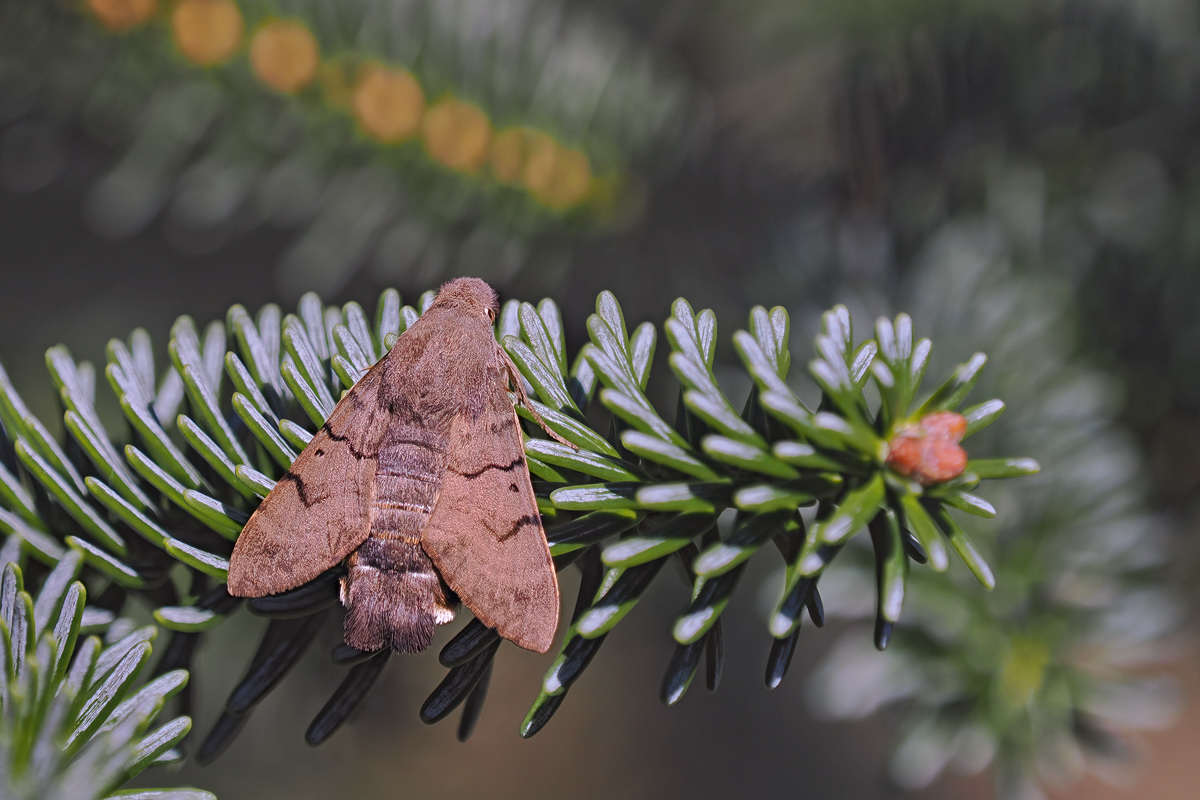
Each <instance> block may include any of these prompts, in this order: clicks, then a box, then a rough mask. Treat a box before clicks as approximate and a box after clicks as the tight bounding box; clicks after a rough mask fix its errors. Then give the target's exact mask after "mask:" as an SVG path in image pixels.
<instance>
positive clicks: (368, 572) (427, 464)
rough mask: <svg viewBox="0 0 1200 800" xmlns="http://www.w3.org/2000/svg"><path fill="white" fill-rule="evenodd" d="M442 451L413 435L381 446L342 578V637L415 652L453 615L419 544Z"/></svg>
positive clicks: (368, 646) (453, 602)
mask: <svg viewBox="0 0 1200 800" xmlns="http://www.w3.org/2000/svg"><path fill="white" fill-rule="evenodd" d="M443 464H444V456H443V455H442V454H441V453H440V452H439V451H437V450H435V449H433V448H432V447H429V446H426V445H424V444H421V443H420V442H419V441H404V442H399V443H394V444H390V445H388V446H385V447H384V448H383V449H382V450H381V451H380V453H379V463H378V467H377V468H376V472H375V494H374V497H373V499H372V501H371V515H370V516H371V532H370V536H369V537H368V539H367V541H365V542H363V544H362V545H361V546H359V548H358V549H357V550H355V551H354V552H353V553H352V554H351V555H350V557H349V558H348V559H347V561H346V564H347V566H348V567H349V569H348V571H347V573H346V577H345V578H344V579H343V585H342V602H343V604H344V605H345V606H346V608H347V613H346V622H345V633H346V644H348V645H350V646H351V647H357V648H358V649H360V650H379V649H382V648H384V647H391V648H392V649H394V650H397V651H398V652H401V653H415V652H419V651H421V650H424V649H425V648H427V647H429V643H430V642H431V641H432V640H433V630H434V627H435V626H437V625H443V624H445V623H447V622H450V621H451V620H453V619H454V613H455V610H456V608H457V606H458V599H457V598H456V597H454V594H453V593H452V592H451V591H450V590H449V589H448V588H447V587H446V584H445V583H444V582H443V581H442V579H441V577H440V576H439V575H438V573H437V570H436V569H435V568H434V566H433V562H432V561H431V560H430V559H429V556H427V555H426V554H425V551H424V550H423V549H422V548H421V530H422V529H423V528H424V527H425V524H426V522H428V520H429V515H430V513H431V512H432V511H433V504H434V502H435V501H436V500H437V493H438V487H439V485H440V483H441V478H442V473H443V471H444V467H443V466H442V465H443Z"/></svg>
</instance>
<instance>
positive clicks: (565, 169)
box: [522, 132, 592, 210]
mask: <svg viewBox="0 0 1200 800" xmlns="http://www.w3.org/2000/svg"><path fill="white" fill-rule="evenodd" d="M527 145H528V155H527V157H526V161H525V170H524V174H523V176H522V177H523V183H524V184H525V188H527V189H528V190H529V191H530V192H532V193H533V196H534V197H535V198H537V200H538V202H540V203H542V204H543V205H546V206H549V207H550V208H553V209H557V210H563V209H567V208H570V207H571V206H574V205H576V204H578V203H580V202H581V201H582V200H583V199H584V198H585V197H587V195H588V191H589V190H590V189H591V186H592V165H591V162H590V161H589V160H588V157H587V156H586V155H585V154H584V153H582V152H580V151H579V150H570V149H567V148H565V147H563V146H562V145H560V144H559V143H558V142H556V141H554V139H552V138H551V137H549V136H547V135H546V134H544V133H536V132H534V133H533V135H532V136H529V137H528V138H527Z"/></svg>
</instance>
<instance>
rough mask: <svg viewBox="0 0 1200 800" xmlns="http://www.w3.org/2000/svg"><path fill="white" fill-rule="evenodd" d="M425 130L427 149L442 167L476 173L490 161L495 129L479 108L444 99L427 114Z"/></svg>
mask: <svg viewBox="0 0 1200 800" xmlns="http://www.w3.org/2000/svg"><path fill="white" fill-rule="evenodd" d="M421 128H422V136H423V138H424V140H425V149H426V150H427V151H428V152H429V155H430V157H431V158H432V159H433V160H434V161H437V162H438V163H439V164H442V165H443V166H445V167H449V168H450V169H453V170H457V171H459V172H467V173H473V172H476V171H478V170H479V168H480V167H482V166H483V165H484V163H485V162H486V161H487V158H488V147H489V145H490V144H491V140H492V126H491V123H490V122H488V118H487V114H485V113H483V111H482V110H480V108H479V107H478V106H475V105H472V104H471V103H464V102H462V101H461V100H454V99H452V98H451V99H447V100H442V101H440V102H439V103H437V104H435V105H434V106H432V107H431V108H430V109H429V111H428V113H426V114H425V121H424V123H423V124H422V126H421Z"/></svg>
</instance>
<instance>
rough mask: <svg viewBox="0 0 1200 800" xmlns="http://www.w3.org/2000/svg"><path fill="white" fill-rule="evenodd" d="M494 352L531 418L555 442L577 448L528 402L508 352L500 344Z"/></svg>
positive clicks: (517, 371)
mask: <svg viewBox="0 0 1200 800" xmlns="http://www.w3.org/2000/svg"><path fill="white" fill-rule="evenodd" d="M496 352H497V353H499V354H500V360H501V362H503V363H504V369H505V370H507V371H508V380H509V383H511V384H512V385H513V387H514V390H515V391H516V393H517V402H518V403H520V404H521V405H523V406H525V408H527V409H528V410H529V413H530V414H533V418H534V419H535V420H536V421H537V424H538V425H541V426H542V430H544V431H545V432H546V434H547V435H548V436H549V437H550V438H551V439H553V440H554V441H556V442H562V443H563V444H565V445H566V446H567V447H570V448H571V449H573V450H578V449H579V446H578V445H574V444H571V443H570V442H568V441H567V440H566V439H564V438H562V437H561V436H559V435H558V434H557V433H555V432H554V431H552V430H550V428H549V427H547V426H546V423H545V422H544V421H543V420H542V417H541V415H540V414H538V412H537V409H536V408H534V407H533V403H531V402H530V400H529V395H527V394H525V384H524V382H522V380H521V373H520V371H519V370H518V369H517V365H516V364H514V363H513V360H512V359H511V358H509V357H508V353H506V352H505V351H504V348H503V347H501V346H500V345H496Z"/></svg>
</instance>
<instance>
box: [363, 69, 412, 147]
mask: <svg viewBox="0 0 1200 800" xmlns="http://www.w3.org/2000/svg"><path fill="white" fill-rule="evenodd" d="M353 103H354V116H355V118H356V119H357V120H358V124H359V125H361V126H362V129H363V131H364V132H365V133H366V134H367V135H368V136H370V137H372V138H373V139H378V140H379V141H381V142H384V143H385V144H392V143H395V142H401V141H404V140H405V139H409V138H412V137H413V136H415V135H416V134H417V131H419V130H420V128H421V116H422V114H424V113H425V93H424V92H423V91H422V90H421V84H419V83H417V79H416V78H414V77H413V76H412V74H410V73H408V72H405V71H403V70H394V69H387V68H385V67H381V66H378V65H373V66H370V67H368V68H366V69H365V70H364V71H363V73H362V75H361V76H360V78H359V80H358V84H357V85H356V86H355V87H354V99H353Z"/></svg>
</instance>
